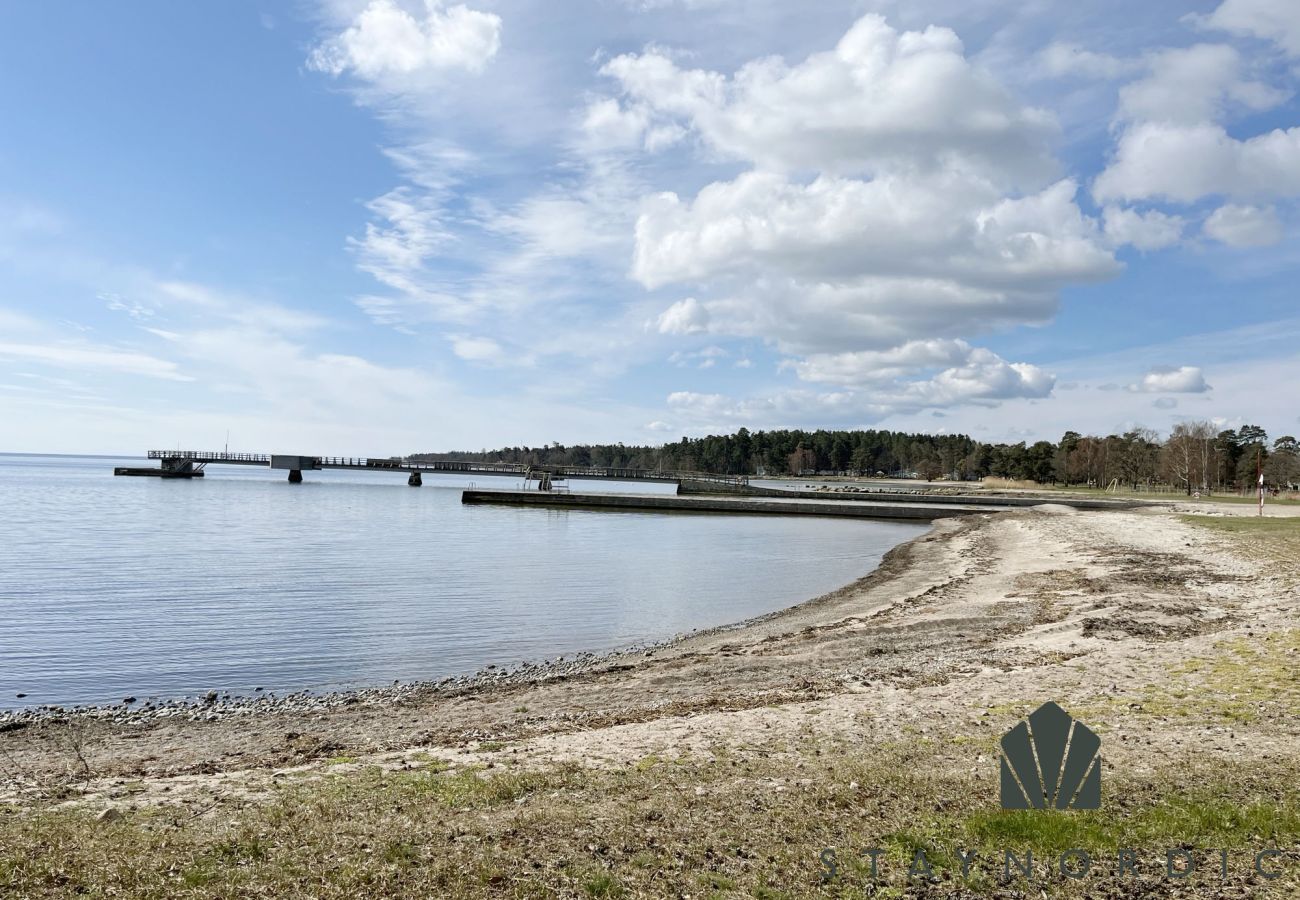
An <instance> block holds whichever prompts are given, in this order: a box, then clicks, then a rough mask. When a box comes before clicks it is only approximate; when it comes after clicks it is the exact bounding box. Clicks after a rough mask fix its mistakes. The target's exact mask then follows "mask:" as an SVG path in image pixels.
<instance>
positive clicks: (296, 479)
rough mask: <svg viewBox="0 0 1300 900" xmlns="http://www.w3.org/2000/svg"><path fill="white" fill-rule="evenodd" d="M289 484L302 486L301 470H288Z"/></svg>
mask: <svg viewBox="0 0 1300 900" xmlns="http://www.w3.org/2000/svg"><path fill="white" fill-rule="evenodd" d="M289 483H290V484H302V469H290V470H289Z"/></svg>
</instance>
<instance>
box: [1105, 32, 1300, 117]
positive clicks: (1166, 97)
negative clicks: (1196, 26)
mask: <svg viewBox="0 0 1300 900" xmlns="http://www.w3.org/2000/svg"><path fill="white" fill-rule="evenodd" d="M1287 96H1288V94H1287V92H1285V91H1282V90H1280V89H1278V88H1274V87H1272V86H1270V85H1268V84H1265V83H1264V82H1262V81H1256V80H1253V79H1250V78H1248V77H1246V76H1245V74H1244V73H1243V67H1242V60H1241V55H1240V54H1239V53H1238V52H1237V50H1236V49H1235V48H1233V47H1230V46H1228V45H1226V44H1196V45H1195V46H1192V47H1182V48H1178V49H1173V50H1163V51H1161V52H1159V53H1156V54H1154V55H1153V56H1152V57H1151V59H1150V71H1149V73H1148V74H1147V75H1146V77H1144V78H1141V79H1139V80H1137V81H1135V82H1133V83H1131V84H1128V85H1125V86H1124V87H1123V88H1122V89H1121V90H1120V93H1119V114H1120V116H1121V117H1123V118H1127V119H1131V120H1134V121H1146V122H1173V123H1181V124H1195V123H1197V122H1205V121H1216V120H1218V119H1219V118H1220V117H1221V116H1222V115H1223V113H1224V112H1225V111H1226V109H1228V108H1229V107H1230V106H1231V105H1240V106H1241V107H1244V108H1245V109H1247V110H1250V111H1253V112H1259V111H1261V110H1265V109H1271V108H1272V107H1274V106H1276V105H1277V104H1279V103H1281V102H1282V101H1284V100H1285V99H1286V98H1287Z"/></svg>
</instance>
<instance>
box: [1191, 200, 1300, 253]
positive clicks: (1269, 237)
mask: <svg viewBox="0 0 1300 900" xmlns="http://www.w3.org/2000/svg"><path fill="white" fill-rule="evenodd" d="M1204 230H1205V234H1206V235H1207V236H1209V237H1212V238H1214V239H1215V240H1216V241H1219V242H1220V243H1223V244H1227V245H1228V246H1230V247H1267V246H1269V245H1271V244H1276V243H1277V242H1278V241H1280V240H1282V223H1281V221H1280V220H1279V219H1278V217H1277V211H1276V210H1274V209H1273V207H1271V206H1265V207H1260V206H1239V205H1237V204H1234V203H1228V204H1225V205H1223V206H1220V207H1219V208H1218V209H1216V210H1215V211H1214V212H1212V213H1210V215H1209V217H1208V218H1206V220H1205V225H1204Z"/></svg>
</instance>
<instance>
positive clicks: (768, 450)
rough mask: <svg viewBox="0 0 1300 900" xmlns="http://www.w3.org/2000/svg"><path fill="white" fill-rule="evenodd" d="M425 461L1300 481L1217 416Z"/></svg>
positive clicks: (1271, 451)
mask: <svg viewBox="0 0 1300 900" xmlns="http://www.w3.org/2000/svg"><path fill="white" fill-rule="evenodd" d="M415 458H417V459H431V460H432V459H442V460H465V461H473V462H506V463H521V464H524V465H535V466H544V465H563V466H597V467H612V468H634V469H651V470H657V471H675V472H681V471H685V472H710V473H715V474H725V475H769V476H773V475H811V474H840V475H887V476H893V477H920V478H927V479H935V478H940V477H947V478H950V479H954V480H977V479H980V478H984V477H986V476H990V475H991V476H996V477H1000V478H1007V479H1014V480H1025V481H1036V482H1038V483H1040V484H1063V485H1094V486H1101V487H1104V486H1107V485H1111V484H1120V485H1125V486H1128V487H1131V488H1134V489H1138V488H1140V487H1142V486H1144V485H1145V486H1150V485H1153V484H1167V485H1172V486H1173V487H1175V488H1177V489H1179V490H1183V491H1185V492H1186V493H1188V494H1191V493H1193V492H1194V491H1201V492H1213V491H1223V490H1230V489H1242V488H1247V487H1252V486H1254V485H1255V483H1256V467H1257V466H1258V467H1259V469H1260V470H1261V471H1262V473H1263V475H1264V480H1265V483H1266V484H1268V485H1270V486H1272V487H1275V488H1283V489H1285V488H1294V487H1296V485H1297V484H1298V483H1300V447H1297V442H1296V439H1295V437H1293V436H1291V435H1285V436H1283V437H1279V438H1277V439H1276V440H1273V441H1271V442H1270V441H1269V440H1268V435H1267V433H1266V432H1265V431H1264V429H1263V428H1261V427H1259V426H1257V425H1244V426H1242V427H1241V428H1238V429H1227V430H1216V429H1215V428H1214V426H1213V425H1211V424H1210V423H1209V422H1183V423H1179V424H1178V425H1176V426H1175V427H1174V429H1173V431H1172V432H1171V434H1170V435H1169V437H1167V438H1165V439H1164V440H1161V439H1160V437H1159V435H1158V434H1157V433H1156V432H1155V431H1153V430H1152V429H1149V428H1140V427H1139V428H1133V429H1131V430H1129V431H1126V432H1124V433H1122V434H1108V435H1105V436H1097V435H1083V434H1080V433H1078V432H1075V431H1067V432H1066V433H1065V434H1064V435H1063V436H1062V437H1061V440H1060V441H1058V442H1056V443H1052V442H1050V441H1037V442H1034V443H1032V444H1026V443H1025V442H1024V441H1021V442H1019V443H1016V444H990V443H985V442H982V441H976V440H974V439H973V438H971V437H969V436H967V435H960V434H958V435H948V434H944V435H933V434H910V433H906V432H901V431H877V430H854V431H832V430H825V429H819V430H817V431H804V430H801V429H781V430H774V431H754V432H751V431H750V430H749V429H747V428H741V429H739V430H738V431H736V432H735V433H734V434H725V435H709V436H707V437H701V438H687V437H683V438H682V439H681V440H679V441H677V442H675V443H667V444H663V445H660V446H647V445H629V444H576V445H571V446H566V445H564V444H559V443H552V444H548V445H546V446H542V447H503V448H500V449H497V450H486V449H484V450H479V451H455V452H450V453H423V454H416V455H415Z"/></svg>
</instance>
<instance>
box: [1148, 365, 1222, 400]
mask: <svg viewBox="0 0 1300 900" xmlns="http://www.w3.org/2000/svg"><path fill="white" fill-rule="evenodd" d="M1128 389H1129V390H1130V391H1136V392H1138V393H1145V394H1203V393H1205V392H1206V391H1208V390H1209V389H1210V386H1209V385H1208V384H1206V383H1205V375H1204V374H1203V373H1202V372H1201V370H1200V368H1199V367H1197V366H1179V367H1178V368H1174V367H1172V366H1159V367H1157V368H1154V369H1151V370H1150V371H1149V372H1147V373H1146V374H1145V375H1143V376H1142V378H1141V380H1139V381H1138V382H1137V383H1136V384H1130V385H1129V386H1128Z"/></svg>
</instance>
